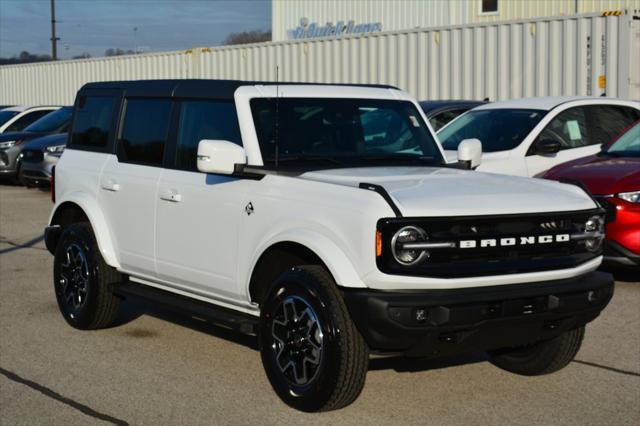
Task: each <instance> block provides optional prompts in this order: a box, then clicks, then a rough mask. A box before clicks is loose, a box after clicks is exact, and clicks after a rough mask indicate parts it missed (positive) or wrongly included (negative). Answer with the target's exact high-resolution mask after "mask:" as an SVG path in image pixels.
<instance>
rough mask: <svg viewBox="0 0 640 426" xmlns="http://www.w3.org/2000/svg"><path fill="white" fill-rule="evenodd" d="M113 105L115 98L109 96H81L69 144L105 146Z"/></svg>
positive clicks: (94, 146)
mask: <svg viewBox="0 0 640 426" xmlns="http://www.w3.org/2000/svg"><path fill="white" fill-rule="evenodd" d="M114 106H115V98H113V97H110V96H82V97H81V98H80V99H79V100H78V105H77V106H76V110H75V118H74V122H73V130H72V133H71V145H72V146H75V145H79V146H84V147H91V148H106V146H107V143H108V142H109V132H110V131H111V126H112V122H113V109H114Z"/></svg>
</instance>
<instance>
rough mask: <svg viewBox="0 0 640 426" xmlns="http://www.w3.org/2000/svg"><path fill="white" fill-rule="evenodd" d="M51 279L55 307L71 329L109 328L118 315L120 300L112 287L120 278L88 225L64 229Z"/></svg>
mask: <svg viewBox="0 0 640 426" xmlns="http://www.w3.org/2000/svg"><path fill="white" fill-rule="evenodd" d="M53 279H54V287H55V292H56V299H57V301H58V307H59V308H60V312H61V313H62V316H63V317H64V319H65V320H66V321H67V322H68V323H69V324H70V325H71V326H73V327H75V328H79V329H82V330H91V329H98V328H104V327H108V326H109V325H111V324H112V323H113V321H114V320H115V319H116V317H117V315H118V308H119V305H120V299H119V298H118V297H116V296H115V295H114V294H113V284H114V283H117V282H119V281H120V280H121V276H120V274H119V273H118V272H117V271H116V270H115V269H114V268H112V267H110V266H109V265H107V264H106V263H105V262H104V259H103V258H102V255H101V254H100V250H99V249H98V244H97V242H96V239H95V236H94V235H93V231H92V229H91V226H90V225H89V224H88V223H74V224H72V225H69V226H67V227H66V228H65V229H64V231H63V232H62V235H61V236H60V240H59V242H58V245H57V247H56V252H55V257H54V263H53Z"/></svg>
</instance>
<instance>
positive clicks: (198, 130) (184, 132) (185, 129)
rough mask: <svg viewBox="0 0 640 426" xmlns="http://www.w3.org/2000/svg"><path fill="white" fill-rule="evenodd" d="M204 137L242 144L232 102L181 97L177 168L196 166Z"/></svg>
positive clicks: (190, 168) (186, 168) (193, 168)
mask: <svg viewBox="0 0 640 426" xmlns="http://www.w3.org/2000/svg"><path fill="white" fill-rule="evenodd" d="M203 139H215V140H225V141H229V142H233V143H235V144H238V145H242V138H241V136H240V127H239V125H238V117H237V116H236V108H235V105H234V104H233V102H230V101H184V102H182V103H181V105H180V126H179V130H178V148H177V152H176V167H177V168H179V169H182V170H197V167H196V155H197V151H198V143H199V142H200V141H201V140H203Z"/></svg>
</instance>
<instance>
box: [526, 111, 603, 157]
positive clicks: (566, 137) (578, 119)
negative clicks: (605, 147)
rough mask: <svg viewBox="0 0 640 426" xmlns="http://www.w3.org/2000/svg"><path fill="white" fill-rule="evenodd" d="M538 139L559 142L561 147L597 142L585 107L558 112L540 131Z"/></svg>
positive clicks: (574, 146) (566, 147) (568, 147)
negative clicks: (589, 124)
mask: <svg viewBox="0 0 640 426" xmlns="http://www.w3.org/2000/svg"><path fill="white" fill-rule="evenodd" d="M538 140H553V141H556V142H559V143H560V149H571V148H580V147H583V146H587V145H593V144H594V143H595V140H594V138H593V135H592V132H591V131H590V127H589V126H588V119H587V114H586V110H585V108H584V107H575V108H570V109H568V110H566V111H563V112H561V113H560V114H558V115H557V116H556V117H555V118H554V119H553V120H551V122H550V123H549V124H548V125H547V127H545V128H544V130H543V131H542V132H540V136H538Z"/></svg>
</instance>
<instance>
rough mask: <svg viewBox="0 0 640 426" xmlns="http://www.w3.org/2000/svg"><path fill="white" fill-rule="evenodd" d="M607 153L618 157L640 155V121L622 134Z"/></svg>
mask: <svg viewBox="0 0 640 426" xmlns="http://www.w3.org/2000/svg"><path fill="white" fill-rule="evenodd" d="M605 153H606V154H607V155H612V156H616V157H640V122H637V123H636V124H635V126H633V127H632V128H630V129H629V130H627V131H626V132H625V133H624V134H623V135H622V136H620V138H618V140H617V141H615V142H614V143H613V144H612V145H611V146H610V147H609V148H607V149H606V151H605Z"/></svg>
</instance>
